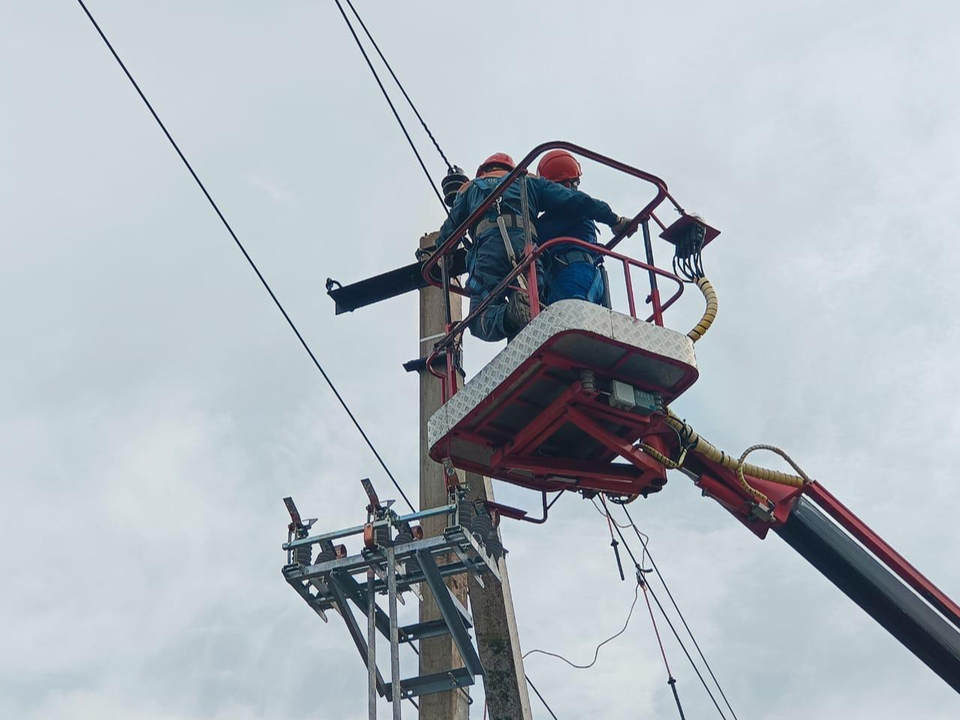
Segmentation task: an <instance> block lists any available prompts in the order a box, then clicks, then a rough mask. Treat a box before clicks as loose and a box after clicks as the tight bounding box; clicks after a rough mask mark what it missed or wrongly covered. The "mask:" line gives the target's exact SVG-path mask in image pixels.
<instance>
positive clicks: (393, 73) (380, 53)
mask: <svg viewBox="0 0 960 720" xmlns="http://www.w3.org/2000/svg"><path fill="white" fill-rule="evenodd" d="M347 5H349V6H350V9H351V10H352V11H353V14H354V15H356V16H357V21H358V22H359V23H360V27H362V28H363V32H364V33H365V34H366V36H367V38H369V40H370V44H371V45H373V49H374V50H376V51H377V55H379V56H380V59H381V60H382V61H383V64H384V65H385V66H386V68H387V71H388V72H389V73H390V77H392V78H393V81H394V82H395V83H396V84H397V87H398V88H400V92H402V93H403V97H404V98H406V100H407V103H409V105H410V109H411V110H413V114H414V115H416V116H417V120H419V121H420V124H421V125H422V126H423V131H424V132H425V133H426V134H427V137H429V138H430V142H432V143H433V146H434V147H435V148H436V149H437V152H438V153H440V157H441V158H443V164H444V165H446V166H447V170H452V169H453V165H451V164H450V161H449V160H447V156H446V155H445V154H444V152H443V150H442V149H441V148H440V143H438V142H437V139H436V138H435V137H434V136H433V133H432V132H430V128H429V127H427V123H426V121H425V120H424V119H423V118H422V117H421V116H420V111H419V110H417V106H416V105H414V104H413V100H411V99H410V96H409V95H407V91H406V90H405V89H404V87H403V84H402V83H401V82H400V78H398V77H397V74H396V73H395V72H394V71H393V68H392V67H390V63H388V62H387V58H385V57H384V55H383V53H382V52H380V46H379V45H377V41H376V40H374V39H373V35H371V34H370V31H369V30H367V26H366V23H364V22H363V18H362V17H360V13H358V12H357V9H356V8H355V7H354V6H353V3H352V2H351V1H350V0H347Z"/></svg>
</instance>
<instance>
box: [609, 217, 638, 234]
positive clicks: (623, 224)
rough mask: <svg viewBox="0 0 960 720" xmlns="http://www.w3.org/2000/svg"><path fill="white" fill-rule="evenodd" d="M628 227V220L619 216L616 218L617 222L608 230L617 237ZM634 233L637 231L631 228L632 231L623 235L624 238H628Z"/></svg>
mask: <svg viewBox="0 0 960 720" xmlns="http://www.w3.org/2000/svg"><path fill="white" fill-rule="evenodd" d="M628 225H630V218H625V217H623V216H620V217H618V218H617V222H616V223H615V224H614V225H612V226H611V227H610V229H611V230H613V234H614V235H619V234H620V233H622V232H623V231H624V230H626V229H627V226H628ZM636 231H637V228H633V229H632V230H630V232H628V233H627V234H626V235H625V237H630V236H631V235H633V234H634V233H635V232H636Z"/></svg>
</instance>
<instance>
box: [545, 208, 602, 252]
mask: <svg viewBox="0 0 960 720" xmlns="http://www.w3.org/2000/svg"><path fill="white" fill-rule="evenodd" d="M536 225H537V241H538V242H539V243H540V244H541V245H542V244H543V243H545V242H547V241H548V240H553V238H558V237H572V238H576V239H577V240H583V241H584V242H588V243H591V244H593V245H596V244H597V226H596V224H595V223H594V222H593V220H592V219H591V218H589V217H584V216H583V215H573V214H570V213H566V212H546V213H544V214H543V215H541V216H540V217H539V218H537V221H536ZM566 250H584V251H585V252H588V251H587V250H586V249H585V248H583V247H580V246H579V245H572V244H570V243H561V244H559V245H554V246H553V247H551V248H549V249H548V250H547V251H546V253H545V255H546V256H548V257H551V256H553V255H556V254H557V253H562V252H565V251H566ZM591 254H594V253H591Z"/></svg>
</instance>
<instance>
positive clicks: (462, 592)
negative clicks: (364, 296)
mask: <svg viewBox="0 0 960 720" xmlns="http://www.w3.org/2000/svg"><path fill="white" fill-rule="evenodd" d="M435 240H436V233H431V234H429V235H425V236H424V237H422V238H421V239H420V247H422V248H431V247H433V246H434V242H435ZM451 313H452V317H453V319H454V320H459V319H461V318H462V317H463V316H462V308H461V297H460V295H455V294H454V295H451ZM444 330H445V319H444V304H443V292H442V291H441V290H440V289H439V288H435V287H433V286H428V287H426V288H424V289H422V290H420V338H422V339H421V341H420V343H419V347H418V352H419V356H420V357H426V356H427V355H428V354H429V350H430V349H431V348H432V347H433V344H434V342H436V337H435V336H436V335H438V334H439V333H442V332H444ZM460 380H461V382H462V378H461V379H460ZM440 405H441V394H440V382H439V380H437V378H435V377H434V376H433V375H431V374H430V373H429V371H427V370H421V371H420V508H421V509H426V508H431V507H437V506H438V505H443V504H446V502H447V492H446V486H445V484H444V480H443V472H442V467H441V466H440V464H439V463H436V462H434V461H433V460H431V459H430V455H429V448H428V447H427V421H428V420H429V419H430V416H431V415H433V413H434V412H435V411H436V410H438V409H439V408H440ZM466 482H467V483H468V484H469V487H470V496H471V498H473V499H489V500H492V499H493V491H492V489H491V484H490V480H488V479H487V478H484V477H481V476H479V475H474V474H468V475H467V476H466ZM445 523H446V519H445V518H426V519H424V521H423V522H422V523H421V525H422V526H423V530H424V534H425V535H427V536H431V535H439V534H440V533H442V532H443V530H444V527H445ZM500 575H501V577H502V578H503V583H502V584H499V583H496V582H491V581H488V582H486V583H485V585H486V588H480V587H479V585H478V584H477V583H476V582H475V581H473V580H471V581H470V582H469V593H470V599H471V605H472V610H473V620H474V626H475V629H476V633H477V645H478V649H479V651H480V659H481V661H482V662H483V667H484V670H485V671H486V678H485V680H484V690H485V695H486V697H487V703H488V707H489V711H488V714H487V716H488V718H489V719H490V720H531V718H532V715H531V712H530V699H529V696H528V694H527V684H526V680H525V678H524V674H523V661H522V659H521V657H520V641H519V637H518V634H517V621H516V617H515V616H514V611H513V598H512V596H511V594H510V580H509V578H508V576H507V567H506V563H505V562H504V560H503V559H501V560H500ZM447 584H448V587H450V589H451V590H452V591H453V593H454V594H455V595H456V596H457V598H458V599H459V600H460V601H461V602H463V603H464V604H465V605H466V599H467V590H468V584H467V582H466V576H460V577H456V578H451V579H449V580H447ZM439 616H440V613H439V610H438V608H437V605H436V603H435V602H434V601H433V598H432V597H430V593H429V592H428V591H424V593H423V602H422V603H421V604H420V620H421V621H427V620H433V619H436V618H438V617H439ZM462 664H463V663H462V660H461V659H460V657H459V654H458V653H457V650H456V648H455V647H454V645H453V641H452V639H451V638H450V637H449V636H446V637H438V638H430V639H428V640H424V641H422V642H421V643H420V672H421V673H431V672H438V671H441V670H446V669H449V668H451V667H459V666H460V665H462ZM468 708H469V706H468V703H467V699H466V696H465V695H464V693H463V692H461V691H453V692H444V693H436V694H434V695H426V696H424V697H423V698H421V702H420V720H466V719H467V717H468V712H469V710H468ZM480 714H481V715H482V714H483V713H482V711H481V712H480Z"/></svg>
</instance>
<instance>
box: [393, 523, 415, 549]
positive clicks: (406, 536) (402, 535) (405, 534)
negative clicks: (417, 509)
mask: <svg viewBox="0 0 960 720" xmlns="http://www.w3.org/2000/svg"><path fill="white" fill-rule="evenodd" d="M393 542H394V544H395V545H403V544H404V543H408V542H413V531H412V530H411V529H410V526H409V525H405V526H404V527H402V528H400V532H398V533H397V537H395V538H394V540H393Z"/></svg>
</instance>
